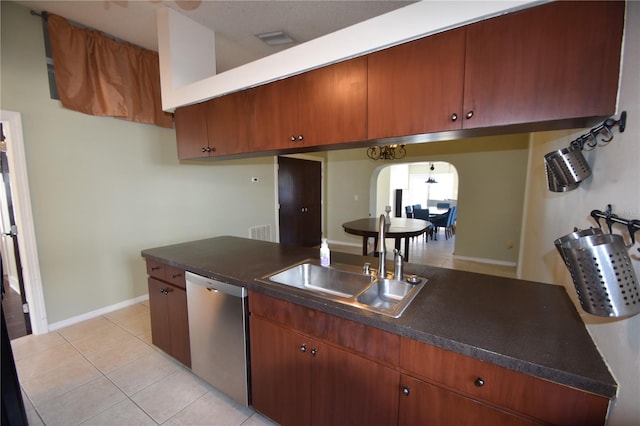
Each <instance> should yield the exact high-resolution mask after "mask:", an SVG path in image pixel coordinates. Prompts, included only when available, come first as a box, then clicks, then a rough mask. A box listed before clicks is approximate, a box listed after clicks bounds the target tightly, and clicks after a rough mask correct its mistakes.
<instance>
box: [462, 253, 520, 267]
mask: <svg viewBox="0 0 640 426" xmlns="http://www.w3.org/2000/svg"><path fill="white" fill-rule="evenodd" d="M453 258H454V259H456V260H468V261H470V262H478V263H488V264H490V265H500V266H509V267H513V268H515V267H516V266H517V265H518V264H517V263H516V262H507V261H505V260H495V259H484V258H481V257H467V256H458V255H455V254H454V255H453Z"/></svg>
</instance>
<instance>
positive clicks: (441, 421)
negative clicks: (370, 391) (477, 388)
mask: <svg viewBox="0 0 640 426" xmlns="http://www.w3.org/2000/svg"><path fill="white" fill-rule="evenodd" d="M401 391H402V397H401V398H400V411H399V418H398V424H399V425H400V426H415V425H453V424H455V425H491V426H530V425H538V424H546V423H543V422H540V423H538V422H535V421H532V420H529V419H525V418H523V417H521V416H517V415H515V414H511V413H508V412H506V411H503V410H500V409H498V408H494V407H491V406H488V405H485V404H483V403H481V402H478V401H476V400H473V399H470V398H466V397H464V396H462V395H459V394H456V393H454V392H450V391H448V390H446V389H443V388H440V387H438V386H435V385H432V384H430V383H426V382H423V381H420V380H417V379H414V378H413V377H410V376H404V375H403V376H402V378H401Z"/></svg>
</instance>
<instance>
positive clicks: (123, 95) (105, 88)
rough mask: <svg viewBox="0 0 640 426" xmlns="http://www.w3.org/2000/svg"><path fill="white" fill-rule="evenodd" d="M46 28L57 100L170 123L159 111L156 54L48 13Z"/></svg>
mask: <svg viewBox="0 0 640 426" xmlns="http://www.w3.org/2000/svg"><path fill="white" fill-rule="evenodd" d="M47 29H48V31H49V39H50V42H51V56H52V58H53V67H54V72H55V77H56V85H57V87H58V93H59V95H60V101H61V102H62V105H63V106H64V107H65V108H69V109H72V110H75V111H80V112H83V113H85V114H90V115H97V116H111V117H117V118H121V119H124V120H129V121H135V122H138V123H147V124H155V125H158V126H161V127H168V128H171V127H173V120H172V118H171V114H168V113H165V112H164V111H162V103H161V99H160V65H159V59H158V54H157V53H156V52H153V51H151V50H146V49H143V48H141V47H138V46H134V45H132V44H130V43H123V42H119V41H116V40H113V39H111V38H109V37H107V36H106V35H105V34H103V33H101V32H99V31H95V30H88V29H84V28H79V27H76V26H74V25H71V24H70V23H69V22H68V21H67V20H66V19H64V18H62V17H60V16H57V15H53V14H49V15H48V16H47Z"/></svg>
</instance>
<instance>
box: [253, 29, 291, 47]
mask: <svg viewBox="0 0 640 426" xmlns="http://www.w3.org/2000/svg"><path fill="white" fill-rule="evenodd" d="M256 37H258V38H259V39H260V40H262V41H263V42H265V43H266V44H268V45H269V46H281V45H283V44H291V43H295V40H294V39H293V38H291V36H290V35H289V34H287V33H285V32H284V31H272V32H270V33H262V34H256Z"/></svg>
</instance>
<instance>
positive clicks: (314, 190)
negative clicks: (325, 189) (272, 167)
mask: <svg viewBox="0 0 640 426" xmlns="http://www.w3.org/2000/svg"><path fill="white" fill-rule="evenodd" d="M278 206H279V214H278V217H279V223H278V227H279V230H280V231H279V232H280V243H281V244H291V245H299V246H305V247H313V246H317V245H319V244H320V240H321V238H322V162H320V161H315V160H306V159H301V158H293V157H278Z"/></svg>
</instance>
